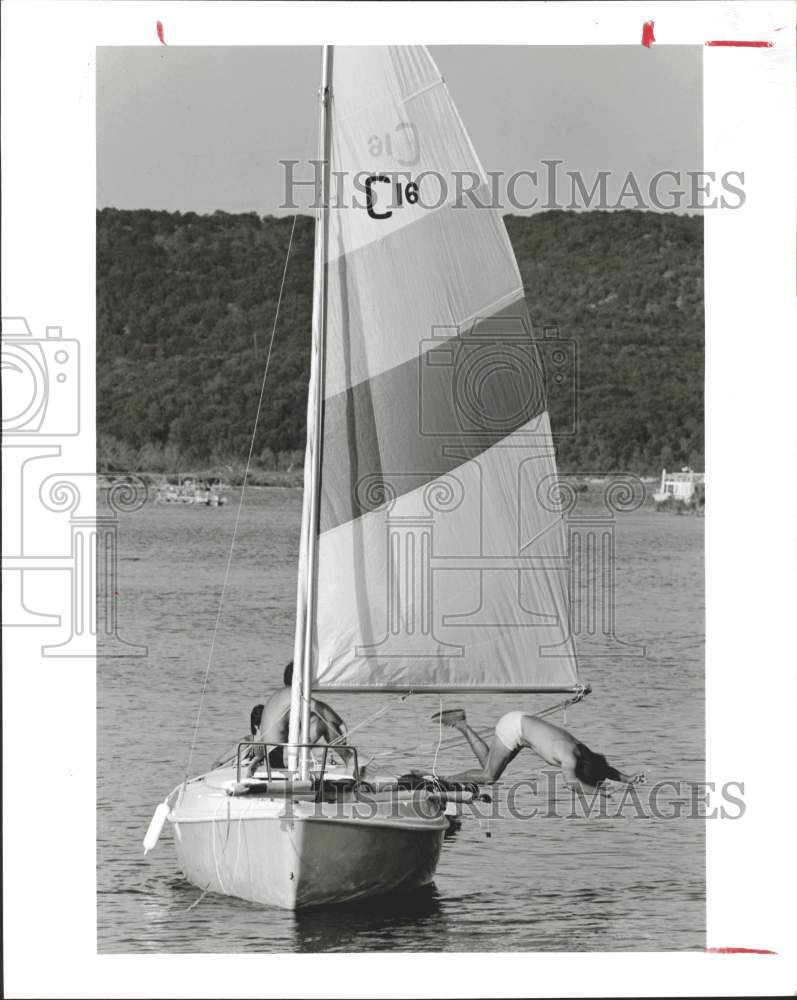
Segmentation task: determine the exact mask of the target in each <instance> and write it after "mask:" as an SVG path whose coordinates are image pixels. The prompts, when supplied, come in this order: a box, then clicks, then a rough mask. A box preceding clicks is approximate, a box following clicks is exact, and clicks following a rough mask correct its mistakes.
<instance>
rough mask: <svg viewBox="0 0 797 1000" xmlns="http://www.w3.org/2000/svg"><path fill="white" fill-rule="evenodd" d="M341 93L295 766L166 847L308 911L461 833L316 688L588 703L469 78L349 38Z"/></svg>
mask: <svg viewBox="0 0 797 1000" xmlns="http://www.w3.org/2000/svg"><path fill="white" fill-rule="evenodd" d="M319 103H320V140H321V149H320V157H319V160H320V162H321V163H322V165H323V169H322V171H321V173H322V176H321V185H320V187H321V190H320V199H319V207H318V209H317V213H316V239H315V258H314V269H315V271H314V292H313V294H314V300H313V339H312V358H311V376H310V384H309V400H308V421H307V446H306V453H305V479H304V497H303V510H302V528H301V539H300V555H299V571H298V584H297V614H296V633H295V644H294V662H295V664H296V665H297V669H296V670H295V671H294V676H293V686H292V692H291V694H292V697H291V715H290V731H289V737H288V742H287V744H285V746H284V752H285V765H286V766H285V767H282V768H276V767H273V766H271V765H270V764H269V763H268V761H267V760H266V762H265V763H264V764H263V765H262V766H261V767H260V769H259V770H258V771H256V772H255V774H254V775H253V776H251V777H246V776H245V775H246V773H247V769H246V768H245V767H243V766H242V757H243V756H244V755H245V753H246V750H247V746H246V745H240V746H239V747H238V750H237V756H236V759H235V760H234V761H232V762H231V763H229V764H228V765H225V766H221V767H218V768H216V769H214V770H212V771H211V772H209V773H207V774H204V775H200V776H199V777H196V778H194V779H191V780H187V781H185V782H183V783H182V784H180V785H179V786H178V787H177V788H176V789H175V791H174V792H173V793H172V794H171V795H170V796H169V797H168V798H167V800H166V801H165V802H164V803H162V804H161V806H159V807H158V809H157V810H156V814H155V816H154V817H153V821H152V824H151V826H150V830H149V831H148V833H147V838H146V839H145V848H146V849H150V848H151V847H152V846H154V844H155V843H156V842H157V839H158V836H159V835H160V832H161V829H162V827H163V826H164V824H165V821H166V820H168V821H169V822H170V823H171V824H172V825H173V830H174V842H175V846H176V851H177V858H178V862H179V864H180V867H181V868H182V871H183V873H184V875H185V877H186V878H187V879H188V880H189V881H190V882H191V883H193V884H194V885H196V886H197V887H199V888H200V889H202V890H205V891H211V892H218V893H226V894H228V895H232V896H237V897H241V898H243V899H246V900H251V901H253V902H256V903H261V904H267V905H274V906H280V907H287V908H296V907H303V906H311V905H318V904H327V903H341V902H346V901H348V900H352V899H358V898H362V897H366V896H373V895H376V894H378V893H384V892H387V891H391V890H395V889H407V888H412V887H415V886H421V885H424V884H426V883H428V882H430V881H431V880H433V878H434V874H435V870H436V867H437V864H438V860H439V857H440V852H441V845H442V843H443V837H444V834H445V832H446V829H447V825H448V824H447V821H446V818H445V814H444V799H445V796H444V795H442V794H441V793H440V792H439V790H436V789H435V788H434V786H433V787H431V788H421V789H416V790H414V791H412V790H405V789H403V788H401V787H399V785H398V784H397V781H396V778H395V776H393V775H388V776H383V777H379V780H377V779H376V778H375V777H372V776H371V775H366V774H365V770H364V769H363V768H360V767H359V765H358V758H357V754H356V748H354V750H353V752H351V753H350V754H348V755H347V760H346V761H345V762H344V761H342V760H341V761H338V762H334V763H333V762H332V754H333V752H334V751H330V750H329V748H327V747H324V746H310V745H308V734H309V732H310V725H309V723H310V709H311V698H312V697H313V696H314V695H315V694H316V693H321V692H326V693H328V694H333V695H334V693H336V692H340V691H346V692H359V693H361V694H362V695H363V697H365V696H366V695H368V694H374V693H376V694H382V695H384V694H388V693H391V692H397V693H401V694H408V693H413V694H426V693H439V694H443V693H445V694H450V693H457V695H458V696H459V695H462V694H467V693H472V692H485V691H495V692H510V691H515V692H525V693H545V692H557V693H560V692H564V693H568V694H576V695H579V694H582V693H583V691H584V687H583V685H581V684H579V681H578V673H577V665H576V657H575V651H574V645H573V639H572V636H571V628H570V615H569V602H568V592H567V572H566V569H567V566H566V553H565V535H564V529H563V521H562V514H561V510H560V509H559V508H558V507H557V505H556V501H555V497H556V492H557V489H558V481H557V478H556V465H555V460H554V449H553V442H552V438H551V430H550V423H549V419H548V414H547V411H546V396H545V385H544V376H543V370H542V365H541V362H540V355H539V352H538V350H537V346H536V344H535V340H534V337H533V334H532V329H531V323H530V320H529V315H528V310H527V307H526V303H525V299H524V290H523V283H522V281H521V277H520V273H519V271H518V267H517V263H516V261H515V257H514V254H513V252H512V248H511V245H510V242H509V238H508V236H507V232H506V229H505V226H504V223H503V220H502V218H501V216H500V214H499V212H498V210H497V209H496V208H495V207H490V192H489V185H488V178H487V175H486V174H485V172H484V170H483V168H482V166H481V163H480V162H479V160H478V157H477V155H476V153H475V151H474V149H473V146H472V144H471V141H470V139H469V137H468V135H467V133H466V131H465V128H464V126H463V124H462V121H461V120H460V117H459V115H458V113H457V110H456V108H455V106H454V104H453V101H452V99H451V95H450V93H449V91H448V88H447V86H446V84H445V82H444V80H443V78H442V77H441V75H440V72H439V71H438V69H437V67H436V66H435V63H434V62H433V60H432V58H431V56H430V54H429V52H428V51H427V49H426V48H425V47H422V46H388V47H351V48H349V47H335V48H333V47H332V46H326V47H324V49H323V56H322V82H321V89H320V102H319ZM460 196H464V197H460ZM299 667H301V669H299ZM377 777H378V776H377ZM366 778H367V779H368V784H367V785H366V783H365V780H366ZM462 794H463V795H467V792H463V793H462ZM366 797H367V808H363V806H364V803H365V800H366Z"/></svg>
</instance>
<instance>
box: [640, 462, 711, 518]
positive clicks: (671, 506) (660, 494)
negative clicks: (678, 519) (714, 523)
mask: <svg viewBox="0 0 797 1000" xmlns="http://www.w3.org/2000/svg"><path fill="white" fill-rule="evenodd" d="M653 501H654V503H655V504H656V510H659V511H666V510H672V511H676V512H678V513H683V512H684V511H688V512H690V513H693V514H703V513H704V512H705V509H706V474H705V473H704V472H695V471H694V470H693V469H691V468H689V466H684V467H683V468H682V469H681V471H680V472H668V471H667V470H666V469H662V470H661V485H660V486H659V489H658V491H657V492H656V493H654V494H653Z"/></svg>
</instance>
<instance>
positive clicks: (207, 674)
mask: <svg viewBox="0 0 797 1000" xmlns="http://www.w3.org/2000/svg"><path fill="white" fill-rule="evenodd" d="M298 218H299V213H298V212H296V213H295V214H294V216H293V224H292V225H291V235H290V237H289V239H288V252H287V253H286V254H285V265H284V267H283V269H282V280H281V281H280V290H279V295H278V296H277V308H276V310H275V312H274V324H273V326H272V327H271V339H270V340H269V344H268V354H267V355H266V365H265V368H264V370H263V379H262V381H261V383H260V396H259V398H258V400H257V413H256V414H255V423H254V426H253V428H252V436H251V438H250V441H249V453H248V455H247V456H246V467H245V469H244V478H243V483H242V484H241V495H240V497H239V498H238V510H237V511H236V514H235V524H234V525H233V529H232V539H231V540H230V549H229V552H228V553H227V565H226V566H225V568H224V579H223V580H222V584H221V594H220V595H219V606H218V609H217V611H216V621H215V623H214V626H213V635H212V636H211V639H210V650H209V652H208V662H207V666H206V667H205V677H204V679H203V681H202V690H201V692H200V695H199V707H198V709H197V713H196V720H195V722H194V735H193V736H192V738H191V749H190V751H189V754H188V763H187V764H186V767H185V777H186V780H187V779H188V773H189V771H190V770H191V762H192V761H193V759H194V749H195V748H196V738H197V734H198V732H199V720H200V718H201V716H202V707H203V705H204V702H205V693H206V691H207V687H208V678H209V677H210V667H211V664H212V662H213V651H214V649H215V647H216V635H217V634H218V631H219V624H220V622H221V612H222V608H223V607H224V594H225V591H226V590H227V581H228V580H229V577H230V567H231V566H232V556H233V550H234V549H235V538H236V535H237V534H238V525H239V523H240V520H241V510H242V509H243V505H244V494H245V493H246V480H247V477H248V475H249V466H250V465H251V463H252V455H253V454H254V450H255V437H256V435H257V425H258V422H259V420H260V411H261V410H262V409H263V396H264V394H265V391H266V379H267V378H268V370H269V366H270V365H271V353H272V350H273V348H274V338H275V336H276V333H277V322H278V320H279V315H280V307H281V305H282V294H283V292H284V291H285V278H286V276H287V274H288V262H289V261H290V259H291V250H292V249H293V237H294V234H295V232H296V220H297V219H298Z"/></svg>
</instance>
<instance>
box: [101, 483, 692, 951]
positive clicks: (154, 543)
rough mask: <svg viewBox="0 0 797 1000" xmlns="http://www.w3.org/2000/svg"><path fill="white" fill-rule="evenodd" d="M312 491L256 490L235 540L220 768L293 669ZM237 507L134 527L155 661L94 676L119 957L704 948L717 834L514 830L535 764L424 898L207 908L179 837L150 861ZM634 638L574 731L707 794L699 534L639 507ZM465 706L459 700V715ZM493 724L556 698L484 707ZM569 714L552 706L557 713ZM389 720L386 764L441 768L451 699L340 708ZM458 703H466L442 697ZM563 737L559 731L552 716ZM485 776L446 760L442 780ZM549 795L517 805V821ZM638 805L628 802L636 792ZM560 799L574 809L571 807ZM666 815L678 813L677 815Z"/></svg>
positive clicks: (516, 776) (135, 596)
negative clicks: (633, 648)
mask: <svg viewBox="0 0 797 1000" xmlns="http://www.w3.org/2000/svg"><path fill="white" fill-rule="evenodd" d="M300 499H301V498H300V491H298V490H287V489H283V490H280V489H268V490H253V491H252V492H251V493H250V494H248V495H247V502H246V504H245V506H244V509H243V512H242V518H241V524H240V527H239V533H238V541H237V543H236V550H235V557H234V560H233V566H232V571H231V575H230V581H229V585H228V589H227V593H226V597H225V603H224V613H223V616H222V620H221V624H220V628H219V633H218V636H217V639H216V647H215V648H216V653H215V655H214V663H213V670H212V671H211V675H210V681H209V685H208V690H207V695H206V701H205V709H204V711H203V715H202V725H201V727H200V739H199V744H198V748H197V752H196V755H195V757H194V761H193V764H192V771H193V772H194V773H197V772H199V771H201V770H203V769H204V768H206V767H207V766H208V765H209V764H210V763H211V761H212V760H213V759H214V758H215V757H217V756H218V755H219V754H220V753H221V752H222V751H223V750H224V749H225V748H226V747H228V746H229V745H230V744H232V743H233V742H234V741H235V740H236V738H237V737H238V736H239V735H240V734H241V733H243V732H245V731H246V729H247V728H248V718H249V710H250V708H251V707H252V705H253V704H255V703H257V702H260V701H262V700H263V696H264V694H265V693H266V692H267V691H268V690H270V689H272V688H274V687H276V686H278V685H279V684H280V683H281V681H280V678H281V675H282V667H283V664H284V663H285V662H286V661H287V660H288V659H290V657H291V655H292V642H293V640H292V636H293V617H294V600H295V573H296V554H297V549H298V528H299V517H300ZM235 506H236V504H235V500H234V499H233V500H231V502H230V504H229V505H228V506H226V507H222V508H191V507H185V508H183V507H177V506H175V507H167V506H161V507H155V506H153V505H147V506H145V507H144V508H143V509H142V510H141V511H138V512H136V513H133V514H129V515H122V520H121V524H120V532H119V545H120V558H121V560H122V561H121V562H120V567H119V582H118V592H119V593H118V598H117V600H118V613H119V619H120V631H121V633H122V635H123V636H124V637H125V638H126V639H128V640H129V641H131V642H139V643H147V644H148V645H149V649H150V655H149V656H148V657H147V658H146V659H144V660H141V659H108V660H105V661H100V664H99V669H98V691H97V695H98V790H97V796H98V798H97V806H98V813H97V820H98V848H97V849H98V889H99V893H98V945H99V949H100V951H104V952H186V951H190V952H247V951H253V952H255V951H256V952H260V951H301V952H310V951H374V950H377V951H452V952H457V951H460V952H461V951H505V950H525V951H534V950H540V951H544V950H558V951H562V950H583V951H589V950H618V951H619V950H629V949H637V950H678V949H700V948H702V947H703V945H704V899H705V896H704V876H705V873H704V849H705V837H704V824H703V823H702V822H701V821H699V820H690V819H685V818H681V819H678V820H658V819H636V818H633V816H632V815H630V814H631V813H633V810H623V815H617V816H614V815H610V816H609V817H608V818H602V819H597V818H593V819H585V818H576V819H567V818H566V816H567V813H568V811H569V810H568V809H567V808H565V809H564V810H563V812H564V816H563V815H561V811H560V815H559V816H558V817H557V816H553V817H545V818H540V815H538V816H537V818H535V819H523V818H520V817H516V818H512V817H511V816H510V817H507V816H506V815H505V814H506V808H505V806H506V797H507V790H508V787H509V786H510V785H511V784H512V782H519V781H522V780H527V779H533V778H535V777H536V778H539V777H540V772H541V770H542V768H543V766H544V765H543V764H542V762H541V761H540V760H539V759H536V758H534V757H533V756H532V755H531V754H530V753H523V754H520V755H519V757H518V758H517V759H516V760H515V761H513V763H512V764H511V765H510V766H509V768H508V769H507V771H506V773H505V775H504V779H503V782H502V785H501V786H500V787H499V788H497V789H496V790H495V792H494V798H495V809H496V812H497V813H499V814H500V813H503V818H501V817H499V818H492V819H490V818H486V816H487V815H489V810H487V811H486V813H485V818H474V817H472V816H468V815H465V817H464V820H463V825H462V829H461V830H460V831H459V832H458V833H457V834H456V835H455V836H454V837H450V838H447V839H446V840H445V842H444V844H443V851H442V855H441V859H440V864H439V866H438V870H437V877H436V880H435V885H434V886H433V887H430V888H428V889H427V890H423V891H421V892H420V893H418V894H410V895H407V896H391V897H386V898H385V899H382V900H371V901H368V902H365V903H363V902H359V903H354V904H351V905H349V906H346V907H336V908H327V909H318V910H308V911H301V912H299V913H296V914H294V913H290V912H285V911H281V910H272V909H266V908H262V907H258V906H255V905H254V904H251V903H246V902H243V901H241V900H236V899H231V898H228V897H224V896H215V895H212V894H207V895H205V896H203V895H202V894H201V892H200V890H199V889H197V888H196V887H194V886H192V885H190V884H189V883H187V882H186V881H185V880H184V879H183V878H182V877H181V875H180V873H179V871H178V869H177V866H176V862H175V857H174V851H173V847H172V843H171V833H170V830H169V828H168V824H167V829H166V830H165V831H164V834H163V836H162V838H161V843H160V844H159V845H158V847H157V849H156V850H155V851H154V852H153V853H152V854H150V855H149V856H147V857H146V858H145V857H143V855H142V848H141V839H142V837H143V835H144V832H145V830H146V828H147V824H148V823H149V819H150V817H151V815H152V811H153V810H154V808H155V806H156V805H157V803H158V802H159V801H162V799H163V797H164V796H165V794H166V793H167V792H168V791H169V790H170V789H171V788H173V787H174V785H175V784H177V782H178V781H180V780H181V778H182V775H183V772H184V769H185V767H186V763H187V753H188V751H187V747H188V745H189V743H190V740H191V733H192V729H193V721H194V714H195V711H196V706H197V703H198V693H199V689H200V687H201V684H202V678H203V675H204V670H205V665H206V662H207V654H208V648H209V643H210V637H211V634H212V631H213V624H214V621H215V617H216V610H217V607H218V597H219V592H220V588H221V582H222V577H223V573H224V564H225V559H226V554H227V547H228V545H229V540H230V537H231V533H232V525H233V522H234V519H235ZM617 546H618V561H617V581H618V594H617V632H618V635H619V636H620V638H622V639H626V640H628V641H630V642H635V643H644V644H645V645H646V646H647V657H646V658H645V659H644V660H641V659H638V658H633V657H631V658H623V657H616V658H614V659H612V658H607V659H600V658H596V659H593V660H591V661H587V662H583V663H582V665H581V669H582V677H583V679H585V680H590V681H591V682H592V684H593V688H594V692H593V694H592V695H591V696H590V697H589V698H588V699H587V700H586V701H585V702H584V703H583V704H581V705H579V706H576V707H575V708H574V709H571V710H570V711H569V713H568V722H567V726H568V728H569V729H570V730H571V731H572V732H573V733H574V734H575V735H576V736H578V737H579V738H580V739H582V740H583V741H584V742H585V743H587V744H588V745H589V746H590V747H592V748H593V749H595V750H599V751H600V752H603V753H605V754H606V756H607V757H608V759H609V761H610V762H611V763H613V764H615V765H616V766H618V767H620V768H621V769H622V770H645V771H646V772H647V773H648V776H649V782H650V783H652V782H655V781H658V780H664V779H665V778H666V779H673V780H679V779H681V780H691V781H698V780H702V779H703V778H704V764H703V745H704V730H703V705H704V703H703V646H702V643H703V639H702V633H703V592H702V572H703V521H702V519H697V518H684V517H670V516H666V515H660V514H655V513H654V512H652V511H650V510H647V509H644V508H643V509H642V510H639V511H636V512H634V513H632V514H628V515H625V516H621V517H620V518H619V519H618V527H617ZM459 700H460V698H459V696H458V697H457V701H459ZM461 700H462V702H463V703H464V704H465V706H466V708H467V710H468V715H469V718H470V719H471V721H472V722H473V724H474V726H475V727H476V728H477V729H485V730H489V729H490V728H491V727H492V726H493V725H494V724H495V721H496V719H497V718H498V717H499V716H500V715H501V714H503V713H504V712H506V711H509V710H511V709H514V708H525V709H528V710H532V711H533V710H535V709H536V710H539V709H540V708H543V707H545V706H546V705H547V704H548V699H544V698H534V697H525V696H517V695H468V696H467V697H466V698H462V699H461ZM551 700H553V701H555V700H557V699H556V698H553V699H551ZM385 704H389V706H390V711H389V712H387V713H386V714H382V715H381V716H380V717H379V718H378V719H376V720H375V722H374V723H373V724H371V725H370V726H369V727H366V728H364V729H363V730H362V731H361V732H358V734H357V735H358V738H359V744H360V746H361V748H362V751H363V755H364V757H365V758H367V757H368V756H370V754H371V753H374V752H377V753H380V754H385V755H386V756H379V757H377V763H378V768H379V770H386V771H394V773H401V772H405V771H407V770H409V769H410V768H416V767H417V768H420V769H423V770H427V771H428V770H429V769H430V768H431V765H432V761H433V760H434V756H435V750H436V744H437V735H438V730H437V728H436V727H435V726H433V725H432V724H431V722H430V716H431V714H432V712H434V711H436V710H437V709H438V708H439V707H440V703H439V699H438V698H437V697H431V696H426V697H421V696H415V697H412V698H407V699H404V700H402V699H400V698H398V697H393V696H359V697H358V696H353V695H348V696H340V697H338V698H336V699H335V700H334V706H335V707H336V708H337V709H338V711H340V713H341V714H342V715H343V716H344V718H346V719H348V720H349V721H350V722H351V721H352V720H354V721H360V720H362V719H363V718H365V717H366V716H370V715H372V714H374V713H376V712H377V711H378V710H379V709H380V708H382V707H383V705H385ZM447 704H448V705H449V706H451V705H453V704H455V701H454V700H453V699H449V700H448V701H447ZM553 721H561V718H559V719H557V718H556V717H554V718H553ZM472 763H473V761H472V758H471V756H470V754H469V751H468V750H467V748H465V747H462V746H454V747H451V748H448V747H444V748H443V749H441V750H440V752H439V757H438V768H439V770H440V772H441V773H443V774H445V773H449V774H450V773H453V772H454V771H458V770H462V769H463V768H464V767H465V766H470V765H471V764H472ZM540 788H541V791H539V792H538V793H534V792H532V791H531V790H528V789H527V790H524V791H523V793H522V794H521V795H520V796H517V797H516V806H517V807H518V811H519V813H521V814H530V812H531V809H532V807H533V806H534V805H535V804H536V805H538V806H541V807H542V808H541V812H542V813H544V812H545V811H546V810H545V806H546V801H545V792H544V790H542V789H544V783H541V785H540ZM621 794H622V793H615V796H616V797H617V796H618V795H620V796H621ZM557 797H558V798H559V797H560V796H559V793H557ZM662 812H665V813H666V812H667V809H666V808H662Z"/></svg>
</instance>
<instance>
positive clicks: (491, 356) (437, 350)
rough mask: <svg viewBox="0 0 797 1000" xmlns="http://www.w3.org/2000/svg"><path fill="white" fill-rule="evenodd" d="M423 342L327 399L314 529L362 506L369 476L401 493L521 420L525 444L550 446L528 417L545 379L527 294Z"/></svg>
mask: <svg viewBox="0 0 797 1000" xmlns="http://www.w3.org/2000/svg"><path fill="white" fill-rule="evenodd" d="M407 339H409V338H407ZM421 346H422V347H423V350H422V351H421V352H420V356H419V357H416V358H413V359H412V360H409V361H406V362H405V363H404V364H401V365H398V366H397V367H395V368H392V369H390V370H389V371H387V372H382V373H381V374H379V375H377V376H375V377H374V378H371V379H367V380H365V381H364V382H360V383H358V384H357V385H356V386H354V387H353V388H351V389H348V390H346V391H345V392H342V393H339V394H338V395H336V396H333V397H332V398H329V399H327V400H326V402H325V405H324V457H323V471H322V482H323V484H324V489H323V493H322V503H321V531H328V530H329V529H330V528H334V527H336V526H337V525H339V524H342V523H343V522H345V521H348V520H351V519H353V518H355V517H359V516H360V515H361V514H362V513H363V512H364V511H366V510H370V509H371V508H372V505H369V500H368V494H369V488H370V485H371V484H373V483H374V481H375V479H377V478H379V477H382V478H383V479H384V480H385V483H386V486H385V488H386V489H388V490H390V491H391V492H394V493H396V495H400V494H402V493H405V492H407V491H408V490H411V489H415V488H417V487H418V486H420V485H423V484H424V483H427V482H429V481H431V480H432V479H434V478H436V477H437V476H440V475H442V474H444V473H446V472H449V471H451V470H452V469H455V468H456V467H457V466H458V465H461V464H462V463H463V462H464V461H466V460H467V459H469V458H473V457H474V456H476V455H478V454H479V453H480V452H482V451H485V450H486V449H487V448H490V447H492V446H493V445H494V444H496V443H497V442H498V441H500V440H501V439H502V438H504V437H507V436H508V435H510V434H512V433H513V432H515V431H517V430H518V429H519V428H521V427H524V425H526V431H525V435H526V438H527V443H528V446H529V447H530V448H532V447H534V446H537V447H540V446H542V447H545V448H548V449H549V450H550V437H549V436H547V423H546V424H545V428H546V432H543V431H541V429H540V424H539V421H536V422H535V421H534V418H535V417H539V416H540V414H542V413H543V411H544V410H545V405H546V404H545V384H544V373H543V369H542V365H541V361H540V356H539V352H538V350H537V346H536V343H535V342H534V340H533V338H532V336H531V329H530V324H529V320H528V313H527V311H526V307H525V302H523V301H522V300H521V301H520V302H515V303H513V304H512V305H509V306H506V307H505V308H504V309H502V310H500V311H499V312H497V313H496V314H495V315H494V316H491V317H485V318H482V319H479V320H477V321H476V322H472V323H470V324H469V325H468V326H466V327H465V328H463V329H462V330H461V331H460V332H458V333H457V334H456V335H455V336H453V337H446V338H443V337H438V338H433V339H432V340H431V344H430V343H428V342H424V341H421Z"/></svg>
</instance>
